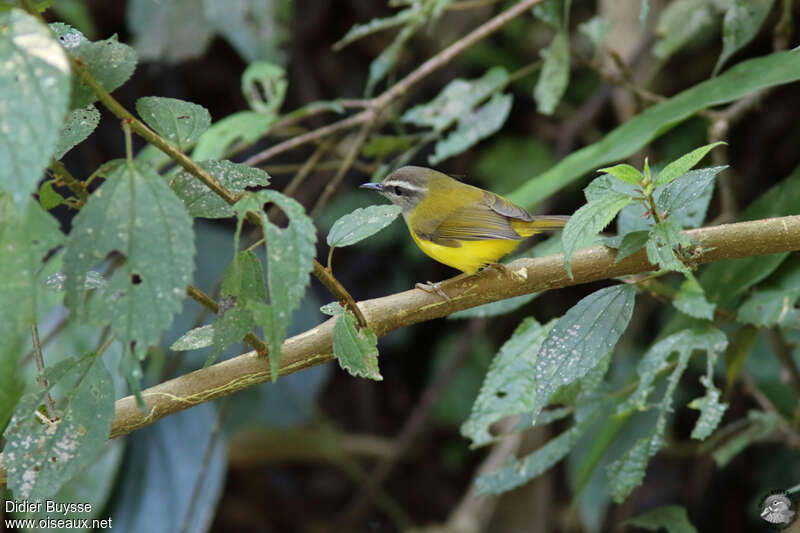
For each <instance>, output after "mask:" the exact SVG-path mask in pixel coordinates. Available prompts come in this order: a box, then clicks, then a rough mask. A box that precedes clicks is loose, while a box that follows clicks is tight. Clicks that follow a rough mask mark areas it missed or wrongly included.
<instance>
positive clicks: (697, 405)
mask: <svg viewBox="0 0 800 533" xmlns="http://www.w3.org/2000/svg"><path fill="white" fill-rule="evenodd" d="M700 382H701V383H702V384H703V385H704V386H705V387H706V394H705V396H703V397H701V398H695V399H694V400H692V401H691V402H690V403H689V407H691V408H692V409H699V410H700V418H698V419H697V423H696V424H695V425H694V429H692V438H693V439H698V440H705V439H706V438H708V436H709V435H711V433H712V432H713V431H714V430H715V429H717V426H718V425H719V423H720V421H721V420H722V415H724V414H725V411H726V410H727V409H728V404H727V403H723V402H720V401H719V399H720V396H721V392H720V390H719V389H718V388H716V387H715V386H714V382H713V381H711V380H710V379H708V377H707V376H703V377H701V378H700Z"/></svg>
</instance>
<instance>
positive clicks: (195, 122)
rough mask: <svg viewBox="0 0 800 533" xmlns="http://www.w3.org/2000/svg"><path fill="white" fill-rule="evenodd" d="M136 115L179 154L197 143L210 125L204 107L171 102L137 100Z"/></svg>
mask: <svg viewBox="0 0 800 533" xmlns="http://www.w3.org/2000/svg"><path fill="white" fill-rule="evenodd" d="M136 112H137V113H139V116H140V117H142V119H144V121H145V122H146V123H147V125H148V126H150V127H151V128H153V129H154V130H155V131H156V133H158V134H159V135H161V136H162V137H164V139H166V140H167V141H169V142H170V143H172V144H174V145H175V146H177V147H178V148H179V149H181V150H186V149H187V148H189V147H190V146H191V145H193V144H194V143H195V142H197V139H199V138H200V136H201V135H202V134H203V133H204V132H205V131H206V130H207V129H208V127H209V126H210V125H211V114H210V113H209V112H208V110H207V109H206V108H205V107H203V106H201V105H197V104H193V103H191V102H184V101H183V100H178V99H175V98H164V97H160V96H145V97H142V98H139V99H138V100H136Z"/></svg>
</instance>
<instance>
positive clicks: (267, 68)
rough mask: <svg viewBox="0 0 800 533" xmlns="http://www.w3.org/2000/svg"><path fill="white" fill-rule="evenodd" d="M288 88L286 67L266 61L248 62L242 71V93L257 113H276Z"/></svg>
mask: <svg viewBox="0 0 800 533" xmlns="http://www.w3.org/2000/svg"><path fill="white" fill-rule="evenodd" d="M288 88H289V82H288V81H286V69H284V68H283V67H279V66H278V65H273V64H272V63H269V62H267V61H255V62H253V63H250V65H248V66H247V68H246V69H245V70H244V73H242V94H243V95H244V98H245V100H247V105H249V106H250V109H252V110H253V111H256V112H258V113H267V114H277V113H278V112H279V111H280V109H281V106H282V105H283V100H284V98H286V90H287V89H288Z"/></svg>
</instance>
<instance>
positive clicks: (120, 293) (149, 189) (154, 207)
mask: <svg viewBox="0 0 800 533" xmlns="http://www.w3.org/2000/svg"><path fill="white" fill-rule="evenodd" d="M194 251H195V248H194V233H193V231H192V220H191V218H189V216H188V215H187V214H186V211H185V210H184V208H183V204H182V203H181V201H180V200H179V199H178V198H177V197H176V196H175V195H174V194H173V193H172V191H171V190H170V188H169V187H168V186H167V184H166V183H165V182H164V180H163V178H162V177H161V176H159V175H158V174H157V173H156V172H155V171H154V170H153V169H152V168H151V167H149V166H147V165H137V164H135V163H130V164H129V163H124V162H122V163H119V164H117V165H116V166H115V167H114V168H113V170H112V171H111V172H110V174H109V175H108V178H107V179H106V181H105V183H103V185H102V186H101V187H100V188H99V189H98V190H97V191H96V192H95V193H94V194H92V195H91V197H90V198H89V201H88V202H86V205H85V206H84V207H83V209H81V211H80V212H79V213H78V214H77V215H76V216H75V218H74V219H73V221H72V231H71V232H70V235H69V238H68V240H67V246H66V250H65V252H64V274H65V276H66V281H65V285H66V295H65V300H64V301H65V304H66V305H67V306H68V307H69V308H70V309H72V310H73V312H77V313H78V315H79V316H88V317H89V319H90V320H92V321H93V322H96V323H99V324H109V325H110V326H111V331H112V333H113V335H114V337H115V338H116V339H117V340H119V341H120V342H121V343H122V344H123V346H125V349H126V351H130V352H133V354H134V355H138V356H143V355H144V353H145V349H146V347H147V346H149V345H151V344H153V343H154V342H156V341H157V340H158V338H159V336H160V335H161V333H162V332H163V331H164V330H165V329H167V328H168V327H169V325H170V324H171V323H172V318H173V316H174V315H175V313H177V312H178V311H180V309H181V302H182V301H183V298H184V297H185V293H186V286H187V285H189V283H191V279H192V271H193V270H194V261H193V260H194ZM111 252H117V253H119V254H120V255H121V257H122V258H124V260H125V262H124V264H123V265H122V266H120V267H119V268H118V269H116V270H115V271H114V274H113V277H112V278H111V279H110V280H109V282H108V286H107V288H106V289H105V290H102V291H96V293H95V294H94V295H93V296H92V297H90V298H88V299H87V298H86V297H85V296H84V295H85V288H84V283H85V281H84V280H85V277H86V272H87V271H88V270H89V269H91V267H93V266H94V265H96V264H97V263H99V262H100V261H103V260H104V259H105V258H106V257H107V256H108V254H109V253H111ZM133 362H134V360H133V359H131V360H130V361H129V363H133ZM137 367H138V365H135V364H134V365H133V366H131V367H130V369H131V371H132V372H133V374H132V375H130V376H129V378H130V379H131V380H135V378H136V377H137V375H138V371H137Z"/></svg>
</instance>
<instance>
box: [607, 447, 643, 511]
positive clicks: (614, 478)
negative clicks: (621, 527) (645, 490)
mask: <svg viewBox="0 0 800 533" xmlns="http://www.w3.org/2000/svg"><path fill="white" fill-rule="evenodd" d="M649 460H650V438H649V437H643V438H641V439H639V440H637V441H636V444H634V445H633V447H632V448H631V449H630V450H628V451H627V452H626V453H625V455H623V456H622V457H620V458H619V459H617V460H616V461H614V462H613V463H611V464H610V465H608V468H607V473H608V477H609V487H608V488H609V492H610V494H611V498H612V499H613V500H614V501H615V502H618V503H619V502H622V501H624V500H625V498H627V497H628V494H630V493H631V491H632V490H633V489H635V488H636V487H638V486H639V485H641V484H642V480H644V473H645V469H646V468H647V463H648V461H649Z"/></svg>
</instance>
